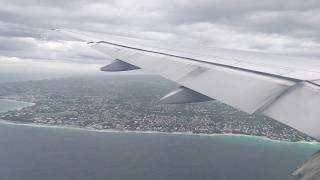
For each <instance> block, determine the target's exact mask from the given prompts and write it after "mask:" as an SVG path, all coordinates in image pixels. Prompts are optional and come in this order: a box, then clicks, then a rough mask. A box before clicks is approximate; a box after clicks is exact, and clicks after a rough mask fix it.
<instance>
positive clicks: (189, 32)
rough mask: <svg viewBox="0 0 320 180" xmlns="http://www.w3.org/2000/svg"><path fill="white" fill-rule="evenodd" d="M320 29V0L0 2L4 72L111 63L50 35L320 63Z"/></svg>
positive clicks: (0, 55) (0, 68)
mask: <svg viewBox="0 0 320 180" xmlns="http://www.w3.org/2000/svg"><path fill="white" fill-rule="evenodd" d="M319 22H320V1H319V0H303V1H302V0H281V1H279V0H268V1H257V0H197V1H193V0H95V1H94V0H54V1H53V0H0V42H1V44H0V71H4V70H5V69H6V70H8V67H10V68H11V70H13V71H23V70H24V69H26V68H27V69H28V68H31V67H32V68H31V69H42V70H41V71H47V70H48V69H50V68H51V69H53V70H57V69H60V68H61V69H69V70H70V69H74V70H78V71H84V70H85V69H91V70H93V69H96V68H98V67H99V66H100V65H102V64H106V63H107V62H109V61H110V59H108V57H106V56H104V55H102V54H100V53H98V52H96V51H94V50H93V49H90V48H89V47H88V46H87V45H86V44H81V43H77V42H67V41H64V42H61V41H59V42H56V41H48V40H45V39H43V36H42V35H43V34H44V33H45V32H46V31H47V30H48V29H52V28H60V29H63V28H66V29H76V30H82V31H90V32H99V33H106V34H116V35H122V36H130V37H132V36H133V37H138V38H142V39H151V40H155V41H166V42H171V41H172V42H185V43H193V44H201V45H204V46H211V47H221V48H228V49H240V50H252V51H263V52H272V53H282V54H293V55H299V56H312V57H316V58H320V51H319V49H320V23H319ZM84 64H86V65H84ZM33 66H35V68H33ZM39 66H41V67H42V68H39ZM62 67H63V68H62ZM30 71H31V70H30Z"/></svg>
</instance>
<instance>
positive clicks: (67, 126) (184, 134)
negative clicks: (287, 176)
mask: <svg viewBox="0 0 320 180" xmlns="http://www.w3.org/2000/svg"><path fill="white" fill-rule="evenodd" d="M0 123H3V124H9V125H17V126H29V127H39V128H59V129H70V130H80V131H89V132H98V133H129V134H162V135H183V136H186V135H187V136H206V137H217V136H221V137H242V138H255V139H259V140H263V141H269V142H275V143H288V144H306V145H320V142H316V141H314V142H307V141H298V142H290V141H284V140H275V139H270V138H268V137H265V136H252V135H245V134H195V133H192V132H159V131H129V130H116V129H95V128H84V127H77V126H71V125H49V124H39V123H23V122H16V121H7V120H3V119H0Z"/></svg>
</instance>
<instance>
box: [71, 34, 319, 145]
mask: <svg viewBox="0 0 320 180" xmlns="http://www.w3.org/2000/svg"><path fill="white" fill-rule="evenodd" d="M69 35H70V34H69ZM72 35H74V34H72ZM92 48H94V49H96V50H98V51H100V52H102V53H105V54H107V55H109V56H111V57H113V58H114V59H119V60H121V61H123V62H125V63H127V64H129V65H132V66H133V67H135V68H132V69H136V68H138V67H139V68H142V69H145V70H147V71H149V72H152V73H155V74H159V75H161V76H162V77H164V78H166V79H169V80H172V81H175V82H177V83H179V84H180V85H181V86H183V87H186V88H189V89H190V90H193V91H196V92H199V93H201V94H203V95H205V96H207V97H209V98H212V99H216V100H218V101H220V102H223V103H225V104H228V105H230V106H233V107H235V108H237V109H239V110H242V111H245V112H247V113H250V114H252V113H260V114H264V115H266V116H269V117H271V118H273V119H275V120H277V121H279V122H281V123H284V124H286V125H289V126H291V127H293V128H295V129H297V130H300V131H301V132H304V133H306V134H308V135H310V136H312V137H314V138H316V139H318V140H320V130H319V128H320V118H319V117H320V111H319V110H318V106H319V105H320V86H319V85H318V82H319V81H318V79H320V76H319V74H320V71H319V72H318V71H317V70H314V69H312V70H308V69H306V68H305V67H303V68H302V69H299V68H297V67H294V66H290V64H288V63H282V64H281V66H272V63H271V64H270V63H269V61H268V60H263V61H262V59H263V58H260V59H259V60H257V62H256V63H255V64H252V63H251V64H250V63H248V62H245V63H244V62H241V63H239V62H238V63H231V62H230V59H229V58H226V59H225V61H224V59H223V57H222V56H221V55H220V57H219V59H215V58H212V59H210V57H208V56H197V57H202V58H201V59H198V58H195V56H194V55H193V56H180V55H175V54H172V53H171V52H170V51H167V50H162V51H161V50H159V49H152V50H150V49H148V48H146V49H145V48H141V45H139V46H138V45H137V46H134V44H133V45H132V44H130V45H127V44H119V43H118V42H117V43H114V42H106V41H98V42H95V43H93V46H92ZM227 54H228V53H227ZM229 56H232V51H230V53H229ZM244 57H245V56H244ZM252 57H258V56H256V55H255V56H248V58H251V59H252ZM208 59H210V60H208ZM132 66H130V67H132ZM128 70H130V69H128Z"/></svg>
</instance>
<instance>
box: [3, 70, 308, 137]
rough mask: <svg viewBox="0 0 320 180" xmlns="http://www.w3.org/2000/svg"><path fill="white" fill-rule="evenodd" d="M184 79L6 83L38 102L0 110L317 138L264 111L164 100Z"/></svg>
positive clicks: (104, 124)
mask: <svg viewBox="0 0 320 180" xmlns="http://www.w3.org/2000/svg"><path fill="white" fill-rule="evenodd" d="M177 87H178V84H175V83H172V82H169V81H166V80H164V79H162V78H160V77H158V76H152V75H131V76H127V75H106V76H89V77H77V78H61V79H51V80H39V81H26V82H13V83H0V98H3V99H14V100H19V101H26V102H32V103H34V105H33V106H30V107H25V108H23V109H21V110H15V111H9V112H4V113H0V119H4V120H7V121H13V122H20V123H36V124H46V125H61V126H74V127H80V128H91V129H92V128H93V129H99V130H100V129H107V130H119V131H156V132H180V133H184V132H189V133H190V132H191V133H195V134H200V133H201V134H245V135H254V136H265V137H268V138H271V139H277V140H286V141H294V142H296V141H313V139H312V138H310V137H308V136H307V135H304V134H303V133H300V132H298V131H297V130H294V129H292V128H290V127H288V126H286V125H283V124H281V123H279V122H277V121H274V120H272V119H270V118H267V117H264V116H261V115H248V114H246V113H243V112H241V111H238V110H236V109H234V108H231V107H230V106H227V105H224V104H221V103H219V102H217V101H211V102H205V103H196V104H183V105H161V104H159V103H157V102H158V100H159V98H161V96H163V95H165V94H166V93H168V92H170V91H171V90H173V89H175V88H177Z"/></svg>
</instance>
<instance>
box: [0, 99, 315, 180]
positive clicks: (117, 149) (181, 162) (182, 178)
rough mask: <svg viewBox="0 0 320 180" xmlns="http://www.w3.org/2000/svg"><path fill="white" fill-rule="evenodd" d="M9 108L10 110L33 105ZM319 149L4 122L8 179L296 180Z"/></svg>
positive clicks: (0, 177) (2, 149) (3, 162)
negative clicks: (295, 174) (299, 170)
mask: <svg viewBox="0 0 320 180" xmlns="http://www.w3.org/2000/svg"><path fill="white" fill-rule="evenodd" d="M10 103H11V104H10ZM12 103H16V104H12ZM0 104H1V103H0ZM3 104H4V103H3V102H2V104H1V106H0V108H3V109H5V110H8V108H6V107H9V106H10V107H12V108H19V106H20V107H21V106H24V105H25V104H19V102H7V106H4V105H3ZM0 111H1V109H0ZM317 150H320V146H319V145H310V144H299V143H287V142H276V141H269V140H265V139H263V138H256V137H244V136H199V135H179V134H141V133H117V132H95V131H87V130H78V129H70V128H55V127H36V126H28V125H15V124H8V123H4V122H2V123H0V180H150V179H152V180H153V179H154V180H194V179H197V180H294V179H295V178H293V177H291V176H290V173H291V171H292V170H294V169H295V168H296V167H297V166H298V165H300V164H301V163H302V162H303V161H304V160H306V159H307V158H308V157H309V156H310V155H311V154H313V153H314V152H316V151H317Z"/></svg>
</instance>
